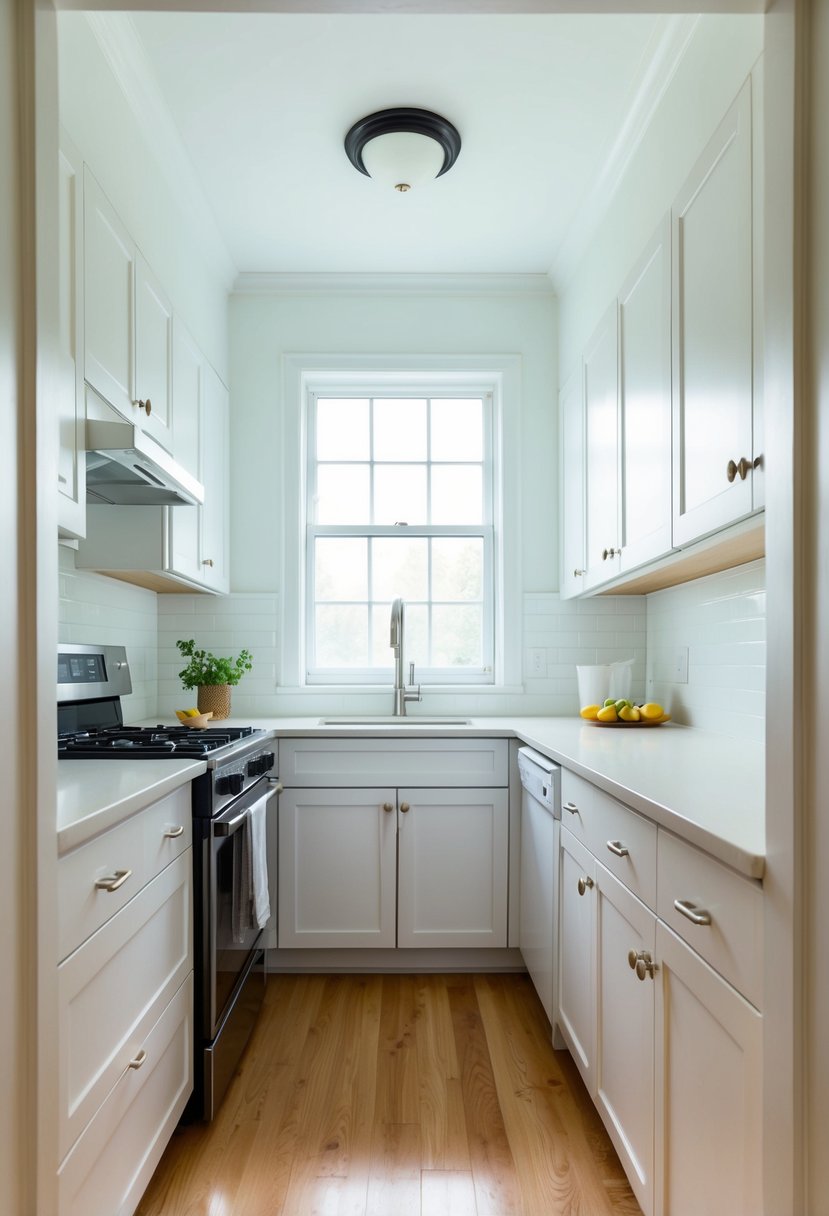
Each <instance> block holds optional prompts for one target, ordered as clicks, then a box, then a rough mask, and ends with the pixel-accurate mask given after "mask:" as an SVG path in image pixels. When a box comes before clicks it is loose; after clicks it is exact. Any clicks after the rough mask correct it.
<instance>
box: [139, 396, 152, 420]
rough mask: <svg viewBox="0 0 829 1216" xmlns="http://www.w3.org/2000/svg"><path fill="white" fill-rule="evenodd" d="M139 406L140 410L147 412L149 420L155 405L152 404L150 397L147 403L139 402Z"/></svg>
mask: <svg viewBox="0 0 829 1216" xmlns="http://www.w3.org/2000/svg"><path fill="white" fill-rule="evenodd" d="M137 404H138V408H139V409H140V410H143V411H144V412H145V414H146V415H147V417H148V418H149V416H150V414H151V413H152V412H153V403H152V401H150V399H149V397H148V398H147V400H146V401H139V402H138V403H137Z"/></svg>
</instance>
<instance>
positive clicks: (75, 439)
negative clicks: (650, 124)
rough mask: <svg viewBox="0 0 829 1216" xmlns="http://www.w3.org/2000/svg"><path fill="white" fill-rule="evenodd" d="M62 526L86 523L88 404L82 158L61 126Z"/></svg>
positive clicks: (76, 530) (65, 531)
mask: <svg viewBox="0 0 829 1216" xmlns="http://www.w3.org/2000/svg"><path fill="white" fill-rule="evenodd" d="M58 190H59V194H58V221H59V224H60V231H59V241H58V249H59V266H58V290H59V331H58V337H59V346H58V362H57V374H58V376H59V378H60V382H59V387H58V393H57V399H58V411H59V413H58V531H59V533H60V535H61V536H69V537H82V536H83V535H84V533H85V529H86V501H85V500H86V463H85V457H84V404H83V356H82V353H81V352H82V351H83V281H82V276H81V267H82V263H83V162H82V161H81V158H80V155H79V154H78V152H77V151H76V150H75V148H74V147H73V146H72V144H71V143H70V141H69V140H68V139H67V137H66V136H65V135H64V133H63V132H61V140H60V152H59V156H58Z"/></svg>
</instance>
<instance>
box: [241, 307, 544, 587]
mask: <svg viewBox="0 0 829 1216" xmlns="http://www.w3.org/2000/svg"><path fill="white" fill-rule="evenodd" d="M555 333H556V312H555V301H554V299H553V297H552V295H550V294H544V295H533V294H524V295H520V294H516V295H495V294H492V295H485V294H474V288H470V294H468V295H455V294H453V295H442V294H425V293H423V294H376V293H375V294H353V295H347V294H330V295H323V294H308V295H235V296H234V297H233V298H232V300H231V307H230V343H231V398H232V405H231V494H232V509H231V585H232V587H233V589H234V590H235V591H275V590H279V568H280V562H281V552H280V540H279V538H280V535H281V532H280V529H281V527H282V508H281V501H280V461H281V428H282V420H283V412H284V411H285V410H286V409H298V408H299V406H298V403H297V402H284V401H283V400H282V374H281V366H280V356H281V355H282V354H289V353H290V354H296V353H302V352H313V353H316V354H323V353H331V354H343V353H348V354H360V353H364V354H369V353H370V354H378V355H383V354H418V355H424V354H452V355H463V354H478V355H481V354H485V355H501V354H518V355H520V356H521V360H522V368H521V379H522V389H521V400H520V402H516V403H510V408H517V409H518V410H519V411H520V416H521V422H520V425H521V434H522V452H521V458H522V473H523V476H522V483H521V516H522V524H521V535H520V536H515V537H511V538H510V543H514V544H518V545H520V546H521V554H522V564H523V590H525V591H542V590H549V589H550V588H552V587H554V586H555V585H556V584H557V579H558V576H557V573H556V572H557V569H558V539H557V537H558V507H557V501H556V500H557V493H556V477H555V472H554V470H555V468H556V460H557V439H556V420H555V386H556V385H557V383H558V369H557V364H556V355H555V348H556V337H555Z"/></svg>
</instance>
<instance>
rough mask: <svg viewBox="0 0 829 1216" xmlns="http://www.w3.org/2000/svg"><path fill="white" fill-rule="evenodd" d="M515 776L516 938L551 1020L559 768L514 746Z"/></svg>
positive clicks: (553, 985)
mask: <svg viewBox="0 0 829 1216" xmlns="http://www.w3.org/2000/svg"><path fill="white" fill-rule="evenodd" d="M518 772H519V774H520V776H521V785H522V787H523V788H522V791H521V926H520V931H519V936H518V941H519V945H520V948H521V954H522V955H523V957H524V962H525V963H526V965H527V970H528V971H529V973H530V977H531V979H532V982H533V984H534V985H535V990H536V992H537V993H538V996H539V999H540V1000H541V1004H542V1005H543V1006H544V1012H545V1013H546V1014H547V1017H548V1019H549V1021H550V1025H551V1026H552V1024H553V1018H554V1011H555V990H556V935H557V928H556V923H555V922H556V909H557V906H558V897H557V896H558V892H557V887H558V834H559V821H560V819H561V797H560V794H559V788H560V782H559V773H560V770H559V767H558V765H557V764H554V763H553V761H552V760H549V759H548V758H547V757H546V756H542V755H541V754H540V753H539V752H536V751H534V750H533V749H532V748H531V747H521V748H519V749H518Z"/></svg>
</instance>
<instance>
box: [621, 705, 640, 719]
mask: <svg viewBox="0 0 829 1216" xmlns="http://www.w3.org/2000/svg"><path fill="white" fill-rule="evenodd" d="M619 717H620V718H621V719H622V721H623V722H638V721H639V717H640V714H639V710H638V709H637V708H636V706H635V705H625V706H623V708H622V709H620V710H619Z"/></svg>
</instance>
